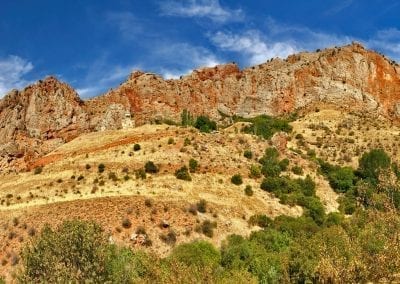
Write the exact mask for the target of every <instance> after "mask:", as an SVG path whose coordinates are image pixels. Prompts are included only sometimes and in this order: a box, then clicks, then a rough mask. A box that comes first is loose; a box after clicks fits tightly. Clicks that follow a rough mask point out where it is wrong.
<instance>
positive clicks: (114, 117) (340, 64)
mask: <svg viewBox="0 0 400 284" xmlns="http://www.w3.org/2000/svg"><path fill="white" fill-rule="evenodd" d="M399 99H400V67H399V66H398V64H397V63H396V62H394V61H390V60H388V59H386V58H385V57H384V56H382V55H380V54H377V53H375V52H373V51H369V50H366V49H364V48H363V47H362V46H361V45H359V44H357V43H353V44H351V45H348V46H343V47H335V48H328V49H324V50H321V51H320V50H319V51H316V52H303V53H299V54H296V55H292V56H289V57H288V58H287V59H285V60H282V59H273V60H271V61H269V62H266V63H264V64H261V65H258V66H253V67H250V68H247V69H244V70H240V69H239V68H238V66H237V65H236V64H234V63H231V64H226V65H220V66H216V67H214V68H202V69H198V70H194V71H193V72H192V73H191V74H189V75H187V76H183V77H182V78H181V79H179V80H164V79H163V78H161V77H160V76H158V75H156V74H151V73H144V72H141V71H135V72H133V73H132V74H131V75H130V76H129V78H128V80H127V81H126V82H124V83H122V84H121V85H120V86H118V87H117V88H115V89H113V90H110V92H108V93H107V94H104V95H102V96H99V97H95V98H93V99H90V100H87V101H83V100H81V99H80V98H79V97H78V94H77V93H76V92H75V91H74V90H73V89H72V88H71V87H70V86H68V85H67V84H65V83H61V82H59V81H58V80H57V79H56V78H54V77H49V78H46V79H45V80H43V81H39V82H38V83H36V84H33V85H31V86H28V87H26V88H25V89H24V90H21V91H16V90H15V91H12V92H11V93H9V94H8V95H6V96H5V97H4V98H3V99H2V100H0V144H1V147H0V157H1V160H0V166H1V167H2V169H12V170H21V169H24V168H25V167H26V166H27V165H28V164H29V163H30V162H31V161H32V160H34V159H36V158H38V157H41V156H43V155H44V154H47V153H49V152H50V151H52V150H54V149H55V148H57V147H58V146H60V145H62V144H63V143H65V142H68V141H70V140H71V139H73V138H75V137H77V136H78V135H80V134H82V133H86V132H92V131H101V130H112V129H121V128H129V127H132V126H134V125H142V124H146V123H150V122H155V121H162V120H170V121H171V120H172V121H175V122H180V119H181V114H182V111H183V110H187V111H189V112H190V113H191V114H192V115H194V116H198V115H201V114H204V115H208V116H209V117H211V118H212V119H214V120H216V121H219V123H221V124H225V125H226V124H229V123H230V119H229V117H231V116H233V115H237V116H243V117H251V116H256V115H260V114H268V115H282V114H287V113H291V112H294V111H298V110H303V109H309V110H313V109H314V108H316V107H320V108H321V107H324V106H335V107H340V108H343V109H347V110H350V109H351V110H353V111H355V110H359V111H362V112H366V111H369V112H374V113H377V114H381V115H383V116H385V117H387V118H389V119H390V120H393V121H397V120H398V116H399V106H398V100H399Z"/></svg>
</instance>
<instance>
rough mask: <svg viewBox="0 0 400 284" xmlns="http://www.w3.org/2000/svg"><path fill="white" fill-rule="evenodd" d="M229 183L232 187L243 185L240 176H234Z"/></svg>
mask: <svg viewBox="0 0 400 284" xmlns="http://www.w3.org/2000/svg"><path fill="white" fill-rule="evenodd" d="M231 182H232V183H233V184H234V185H241V184H242V183H243V178H242V176H241V175H240V174H235V175H233V176H232V177H231Z"/></svg>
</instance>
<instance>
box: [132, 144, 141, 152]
mask: <svg viewBox="0 0 400 284" xmlns="http://www.w3.org/2000/svg"><path fill="white" fill-rule="evenodd" d="M140 149H141V147H140V145H139V144H137V143H136V144H135V145H133V151H135V152H137V151H139V150H140Z"/></svg>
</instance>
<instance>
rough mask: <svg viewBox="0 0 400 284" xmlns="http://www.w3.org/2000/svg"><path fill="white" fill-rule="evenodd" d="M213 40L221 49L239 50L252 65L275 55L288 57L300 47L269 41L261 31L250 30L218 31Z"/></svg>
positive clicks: (288, 43)
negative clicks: (240, 31)
mask: <svg viewBox="0 0 400 284" xmlns="http://www.w3.org/2000/svg"><path fill="white" fill-rule="evenodd" d="M211 41H212V42H213V43H214V44H215V45H216V46H217V47H219V48H220V49H222V50H228V51H234V52H238V53H240V54H242V55H243V57H245V58H247V60H246V61H247V63H248V64H250V65H254V64H260V63H263V62H265V61H266V60H268V59H269V58H273V57H287V56H288V55H289V54H293V53H295V52H296V51H297V50H298V49H297V47H296V46H295V44H293V43H290V42H283V41H277V42H268V41H266V40H264V39H263V38H262V35H261V33H260V32H259V31H256V30H250V31H246V32H244V33H242V34H233V33H226V32H221V31H220V32H217V33H216V34H215V35H213V36H212V37H211Z"/></svg>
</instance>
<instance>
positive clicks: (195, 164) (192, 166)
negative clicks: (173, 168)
mask: <svg viewBox="0 0 400 284" xmlns="http://www.w3.org/2000/svg"><path fill="white" fill-rule="evenodd" d="M198 168H199V162H197V160H195V159H193V158H191V159H190V160H189V169H190V172H191V173H194V172H196V171H197V170H198Z"/></svg>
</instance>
